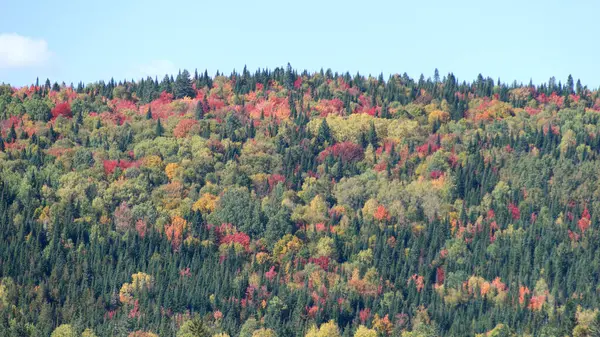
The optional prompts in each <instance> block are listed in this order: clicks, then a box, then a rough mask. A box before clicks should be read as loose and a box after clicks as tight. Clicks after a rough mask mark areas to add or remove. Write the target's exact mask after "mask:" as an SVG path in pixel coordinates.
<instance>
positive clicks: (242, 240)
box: [221, 232, 250, 249]
mask: <svg viewBox="0 0 600 337" xmlns="http://www.w3.org/2000/svg"><path fill="white" fill-rule="evenodd" d="M230 243H239V244H240V245H242V246H243V247H244V248H245V249H249V248H250V237H249V236H248V234H246V233H243V232H237V233H233V234H229V235H225V236H224V237H223V238H222V239H221V244H230Z"/></svg>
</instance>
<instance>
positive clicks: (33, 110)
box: [23, 98, 52, 122]
mask: <svg viewBox="0 0 600 337" xmlns="http://www.w3.org/2000/svg"><path fill="white" fill-rule="evenodd" d="M23 106H24V107H25V111H26V112H27V114H28V115H29V117H30V118H31V119H33V120H36V121H44V122H46V121H48V120H49V119H50V117H52V114H51V110H50V106H48V103H47V102H46V101H44V100H41V99H37V98H34V99H29V100H26V101H25V102H24V103H23Z"/></svg>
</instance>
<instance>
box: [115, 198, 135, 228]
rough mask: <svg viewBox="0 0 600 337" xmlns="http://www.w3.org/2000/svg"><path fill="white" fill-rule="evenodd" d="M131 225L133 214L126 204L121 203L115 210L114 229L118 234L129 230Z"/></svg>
mask: <svg viewBox="0 0 600 337" xmlns="http://www.w3.org/2000/svg"><path fill="white" fill-rule="evenodd" d="M132 223H133V214H132V212H131V209H130V208H129V206H127V203H126V202H125V201H123V202H122V203H121V205H119V207H117V209H115V227H116V228H117V231H119V232H126V231H128V230H129V229H130V228H131V225H132Z"/></svg>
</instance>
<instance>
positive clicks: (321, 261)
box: [308, 256, 329, 270]
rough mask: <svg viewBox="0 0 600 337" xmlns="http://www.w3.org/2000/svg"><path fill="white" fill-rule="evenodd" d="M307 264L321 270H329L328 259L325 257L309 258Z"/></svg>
mask: <svg viewBox="0 0 600 337" xmlns="http://www.w3.org/2000/svg"><path fill="white" fill-rule="evenodd" d="M308 262H310V263H314V264H316V265H317V266H319V267H321V268H322V269H323V270H328V269H329V257H327V256H320V257H311V258H309V259H308Z"/></svg>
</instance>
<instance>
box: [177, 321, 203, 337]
mask: <svg viewBox="0 0 600 337" xmlns="http://www.w3.org/2000/svg"><path fill="white" fill-rule="evenodd" d="M210 335H211V334H210V331H209V329H208V327H207V326H206V324H204V322H203V321H202V320H201V319H200V318H198V317H196V318H194V319H191V320H188V321H185V322H184V323H183V324H182V325H181V328H179V330H178V331H177V337H210Z"/></svg>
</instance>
